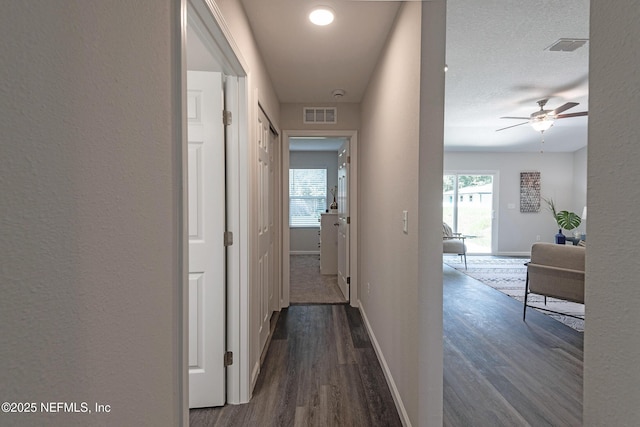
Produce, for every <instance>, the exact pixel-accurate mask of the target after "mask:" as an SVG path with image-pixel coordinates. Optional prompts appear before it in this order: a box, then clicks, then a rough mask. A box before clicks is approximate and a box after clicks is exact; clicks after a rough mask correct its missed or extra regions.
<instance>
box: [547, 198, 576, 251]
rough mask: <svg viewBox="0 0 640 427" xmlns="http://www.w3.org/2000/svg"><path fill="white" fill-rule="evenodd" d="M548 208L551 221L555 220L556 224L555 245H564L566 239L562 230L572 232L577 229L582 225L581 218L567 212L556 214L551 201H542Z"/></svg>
mask: <svg viewBox="0 0 640 427" xmlns="http://www.w3.org/2000/svg"><path fill="white" fill-rule="evenodd" d="M543 200H544V201H545V202H546V203H547V205H548V207H549V211H551V214H552V215H553V219H555V220H556V223H557V224H558V227H559V229H558V234H556V236H555V237H556V243H558V244H560V245H564V244H565V243H566V241H567V238H566V237H565V235H564V234H562V230H563V229H564V230H567V231H570V230H573V229H574V228H578V227H579V226H580V224H581V223H582V218H580V217H579V216H578V215H577V214H576V213H574V212H569V211H560V212H558V211H557V210H556V205H555V203H554V201H553V199H543Z"/></svg>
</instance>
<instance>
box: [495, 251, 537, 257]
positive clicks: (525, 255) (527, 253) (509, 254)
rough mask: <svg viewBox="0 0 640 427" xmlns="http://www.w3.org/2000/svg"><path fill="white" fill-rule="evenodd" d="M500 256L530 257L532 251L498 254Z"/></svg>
mask: <svg viewBox="0 0 640 427" xmlns="http://www.w3.org/2000/svg"><path fill="white" fill-rule="evenodd" d="M498 256H524V257H530V256H531V251H529V252H498Z"/></svg>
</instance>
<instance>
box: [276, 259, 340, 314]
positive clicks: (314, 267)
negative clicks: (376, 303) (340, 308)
mask: <svg viewBox="0 0 640 427" xmlns="http://www.w3.org/2000/svg"><path fill="white" fill-rule="evenodd" d="M289 259H290V279H289V283H290V285H289V301H290V302H291V304H336V303H343V302H346V299H345V298H344V296H342V292H341V291H340V288H339V287H338V276H337V275H335V274H332V275H324V274H320V255H291V256H290V258H289Z"/></svg>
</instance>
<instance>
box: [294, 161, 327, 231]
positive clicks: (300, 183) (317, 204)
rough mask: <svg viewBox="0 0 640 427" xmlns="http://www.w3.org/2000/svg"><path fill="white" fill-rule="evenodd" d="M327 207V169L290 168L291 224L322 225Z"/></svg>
mask: <svg viewBox="0 0 640 427" xmlns="http://www.w3.org/2000/svg"><path fill="white" fill-rule="evenodd" d="M326 209H327V170H326V169H289V226H290V227H320V222H319V221H318V219H319V218H320V214H321V213H322V212H325V210H326Z"/></svg>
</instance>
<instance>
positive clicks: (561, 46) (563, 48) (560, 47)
mask: <svg viewBox="0 0 640 427" xmlns="http://www.w3.org/2000/svg"><path fill="white" fill-rule="evenodd" d="M587 41H589V39H558V40H557V41H555V42H553V44H552V45H551V46H548V47H546V48H545V49H544V50H550V51H553V52H573V51H574V50H576V49H577V48H579V47H582V46H584V44H585V43H586V42H587Z"/></svg>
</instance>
